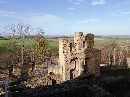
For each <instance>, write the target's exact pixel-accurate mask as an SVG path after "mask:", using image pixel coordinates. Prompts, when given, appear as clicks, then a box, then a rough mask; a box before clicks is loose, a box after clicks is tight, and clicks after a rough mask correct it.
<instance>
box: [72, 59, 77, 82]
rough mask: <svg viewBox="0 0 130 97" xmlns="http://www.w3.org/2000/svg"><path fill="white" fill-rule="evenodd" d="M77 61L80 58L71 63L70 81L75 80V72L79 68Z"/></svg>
mask: <svg viewBox="0 0 130 97" xmlns="http://www.w3.org/2000/svg"><path fill="white" fill-rule="evenodd" d="M77 61H78V58H73V59H71V62H70V80H71V79H73V71H74V70H75V69H76V67H77Z"/></svg>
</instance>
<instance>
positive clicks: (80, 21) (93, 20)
mask: <svg viewBox="0 0 130 97" xmlns="http://www.w3.org/2000/svg"><path fill="white" fill-rule="evenodd" d="M92 22H99V21H98V19H88V20H76V23H92Z"/></svg>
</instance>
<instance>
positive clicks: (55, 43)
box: [0, 38, 125, 53]
mask: <svg viewBox="0 0 130 97" xmlns="http://www.w3.org/2000/svg"><path fill="white" fill-rule="evenodd" d="M59 39H60V38H57V39H48V44H49V45H48V47H49V48H50V50H51V52H58V49H59ZM66 39H69V40H70V41H73V38H66ZM26 41H27V43H26V46H29V45H32V44H33V43H34V40H28V39H27V40H26ZM29 41H30V42H29ZM108 41H110V39H108V38H100V39H97V38H96V39H94V42H95V43H94V44H95V46H96V45H97V44H102V43H106V42H108ZM9 42H10V40H0V53H2V52H6V51H7V48H8V43H9ZM117 42H118V44H120V45H121V44H123V43H124V42H125V41H124V40H117Z"/></svg>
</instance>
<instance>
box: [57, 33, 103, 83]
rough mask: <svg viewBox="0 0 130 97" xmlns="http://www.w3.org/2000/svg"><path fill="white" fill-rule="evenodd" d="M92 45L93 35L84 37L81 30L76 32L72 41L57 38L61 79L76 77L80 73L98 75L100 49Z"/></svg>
mask: <svg viewBox="0 0 130 97" xmlns="http://www.w3.org/2000/svg"><path fill="white" fill-rule="evenodd" d="M93 46H94V35H93V34H91V33H89V34H87V35H86V36H85V39H84V35H83V33H82V32H76V33H75V36H74V42H72V43H70V42H69V40H65V39H60V40H59V64H60V65H61V66H62V67H63V69H61V72H62V76H63V81H66V80H70V79H73V78H74V77H78V76H80V75H82V73H84V74H86V73H92V74H94V75H95V76H100V58H101V51H100V50H98V49H95V48H93ZM72 69H73V72H71V71H72ZM70 76H71V77H70Z"/></svg>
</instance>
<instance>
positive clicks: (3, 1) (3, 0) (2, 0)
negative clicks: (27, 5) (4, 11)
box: [0, 0, 9, 4]
mask: <svg viewBox="0 0 130 97" xmlns="http://www.w3.org/2000/svg"><path fill="white" fill-rule="evenodd" d="M4 3H9V2H7V1H6V0H0V4H4Z"/></svg>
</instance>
